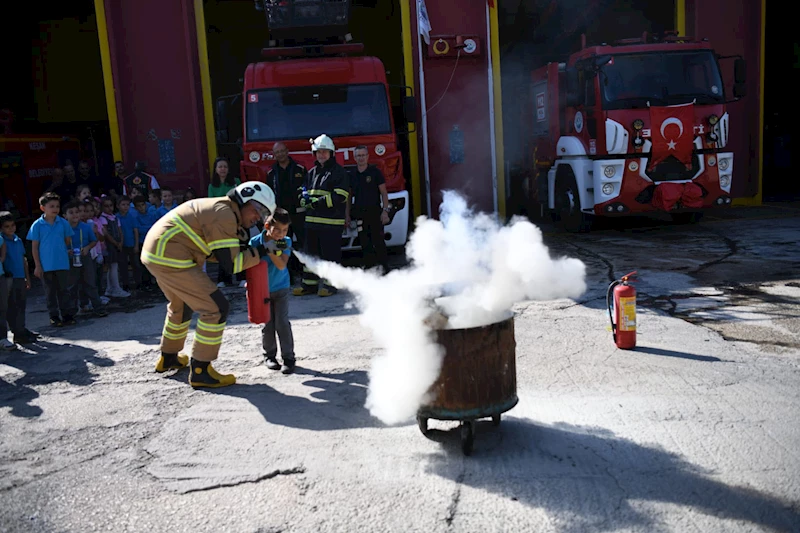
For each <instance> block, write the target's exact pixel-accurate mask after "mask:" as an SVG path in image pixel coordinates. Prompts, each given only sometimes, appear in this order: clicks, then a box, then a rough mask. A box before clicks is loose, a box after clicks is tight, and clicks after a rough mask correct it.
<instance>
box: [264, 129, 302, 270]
mask: <svg viewBox="0 0 800 533" xmlns="http://www.w3.org/2000/svg"><path fill="white" fill-rule="evenodd" d="M272 154H273V155H274V156H275V164H274V165H272V168H270V169H269V172H268V174H267V184H268V185H269V186H270V187H272V190H273V191H275V200H276V203H277V204H278V207H282V208H284V209H286V210H287V211H288V212H289V216H290V218H291V223H290V225H289V237H291V236H292V233H294V236H295V239H294V248H295V249H302V247H303V244H304V243H305V218H306V208H305V207H301V206H300V198H299V196H298V192H299V191H300V190H302V188H303V183H304V182H305V179H306V174H307V171H306V167H304V166H303V165H301V164H299V163H298V162H296V161H295V160H294V159H292V158H291V157H290V156H289V150H288V149H287V148H286V145H285V144H283V143H282V142H276V143H275V144H273V145H272ZM302 271H303V266H302V265H301V264H300V261H299V260H298V259H297V256H296V255H294V254H292V255H291V257H289V273H290V274H291V277H292V280H291V282H292V285H294V283H295V280H296V279H298V278H300V276H301V275H302Z"/></svg>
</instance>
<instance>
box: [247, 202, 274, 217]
mask: <svg viewBox="0 0 800 533" xmlns="http://www.w3.org/2000/svg"><path fill="white" fill-rule="evenodd" d="M251 202H252V203H253V207H255V208H256V211H258V217H259V218H260V219H261V220H264V221H266V220H267V219H268V218H269V215H270V214H271V213H270V210H269V209H267V208H266V207H264V206H263V205H261V204H260V203H259V202H256V201H255V200H251Z"/></svg>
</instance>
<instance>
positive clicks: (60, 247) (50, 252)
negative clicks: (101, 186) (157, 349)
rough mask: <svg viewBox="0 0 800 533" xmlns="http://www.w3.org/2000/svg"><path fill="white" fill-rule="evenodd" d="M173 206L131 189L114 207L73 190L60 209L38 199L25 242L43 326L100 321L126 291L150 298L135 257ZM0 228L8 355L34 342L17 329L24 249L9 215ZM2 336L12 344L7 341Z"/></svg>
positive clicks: (51, 196)
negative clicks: (42, 303)
mask: <svg viewBox="0 0 800 533" xmlns="http://www.w3.org/2000/svg"><path fill="white" fill-rule="evenodd" d="M175 205H176V204H175V203H174V199H173V194H172V190H171V189H169V188H168V187H162V188H161V189H157V190H153V191H151V192H150V195H149V198H145V197H144V196H143V195H142V194H141V193H140V192H139V191H137V190H135V189H134V190H133V191H132V193H131V197H130V198H129V197H127V196H120V197H117V198H116V200H115V199H113V198H112V197H110V196H103V197H101V198H94V197H92V195H91V191H90V189H89V187H88V186H86V185H80V186H78V189H77V190H76V194H75V198H74V199H73V200H71V201H69V202H68V203H66V204H65V205H61V199H60V197H59V196H58V195H57V194H55V193H53V192H48V193H45V194H44V195H43V196H42V197H41V198H40V199H39V206H40V209H41V211H42V216H41V217H39V218H38V219H37V220H36V221H34V223H33V224H32V225H31V227H30V229H29V230H28V234H27V240H29V241H31V248H32V255H33V261H34V264H35V268H34V272H33V274H34V275H35V276H36V277H38V278H40V279H41V280H42V282H43V284H44V289H45V297H46V300H47V311H48V314H49V315H50V324H51V325H52V326H56V327H61V326H70V325H74V324H75V323H76V320H75V319H76V317H77V316H78V315H79V314H91V315H93V316H96V317H104V316H107V315H108V311H107V310H106V308H105V306H106V305H107V304H108V302H109V301H110V299H111V298H128V297H129V296H130V295H131V293H130V290H132V289H134V288H135V289H139V290H142V291H144V292H149V291H152V290H153V289H154V285H155V284H154V281H153V278H152V276H151V275H150V273H149V272H148V271H147V269H146V268H143V267H142V265H141V262H140V260H139V250H140V247H141V244H142V243H143V242H144V238H145V236H146V235H147V232H148V230H149V229H150V228H151V227H152V226H153V224H155V222H156V221H157V220H158V219H159V218H161V217H162V216H163V215H165V214H166V213H167V212H168V211H170V210H171V209H173V208H174V207H175ZM131 206H133V208H132V207H131ZM0 221H2V233H3V240H2V241H0V263H2V267H0V276H2V277H0V280H2V281H0V349H5V350H13V349H15V348H16V344H26V343H31V342H34V341H36V340H37V339H38V338H39V335H38V334H37V333H35V332H32V331H30V330H28V329H27V328H26V327H25V309H26V292H27V290H28V289H30V286H31V281H32V279H31V277H30V272H29V267H28V260H27V257H26V255H25V243H24V242H23V241H22V239H21V238H20V237H19V236H18V235H16V229H17V228H16V221H15V220H14V217H13V216H12V215H11V213H9V212H0ZM131 270H132V271H133V283H131V282H130V271H131ZM103 285H105V291H104V292H103V291H102V289H103ZM101 293H102V294H103V295H102V296H101ZM9 329H10V330H11V333H12V335H13V339H14V341H13V342H12V341H10V340H8V330H9Z"/></svg>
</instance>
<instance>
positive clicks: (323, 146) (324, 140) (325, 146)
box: [308, 133, 336, 152]
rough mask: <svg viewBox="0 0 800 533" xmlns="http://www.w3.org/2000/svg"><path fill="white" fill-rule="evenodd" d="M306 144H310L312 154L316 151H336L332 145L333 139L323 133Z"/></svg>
mask: <svg viewBox="0 0 800 533" xmlns="http://www.w3.org/2000/svg"><path fill="white" fill-rule="evenodd" d="M308 142H310V143H311V151H312V152H316V151H317V150H330V151H331V152H335V151H336V146H334V145H333V139H331V138H330V137H328V136H327V135H325V134H324V133H323V134H322V135H320V136H319V137H317V138H316V139H309V140H308Z"/></svg>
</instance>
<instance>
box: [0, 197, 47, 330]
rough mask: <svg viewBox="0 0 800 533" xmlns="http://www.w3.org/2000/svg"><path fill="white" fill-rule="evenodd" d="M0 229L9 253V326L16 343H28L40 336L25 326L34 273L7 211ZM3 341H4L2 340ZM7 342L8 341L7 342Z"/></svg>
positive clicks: (5, 267)
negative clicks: (31, 271)
mask: <svg viewBox="0 0 800 533" xmlns="http://www.w3.org/2000/svg"><path fill="white" fill-rule="evenodd" d="M0 231H2V232H3V243H4V248H5V252H6V256H5V259H3V270H4V271H5V275H6V277H7V278H9V279H8V281H10V284H9V292H8V305H7V307H6V309H7V310H8V314H7V315H6V319H7V320H8V327H9V328H10V329H11V333H13V334H14V342H15V343H17V344H28V343H31V342H34V341H36V340H38V339H39V334H38V333H36V332H33V331H31V330H29V329H28V328H26V327H25V310H26V308H27V305H26V304H27V296H28V295H27V293H28V291H29V290H30V288H31V275H30V272H29V271H28V259H27V258H26V257H25V243H24V242H22V239H20V238H19V236H18V235H17V223H16V221H15V220H14V216H13V215H12V214H11V213H9V212H8V211H3V212H0ZM0 342H2V341H0ZM6 344H7V343H6Z"/></svg>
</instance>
